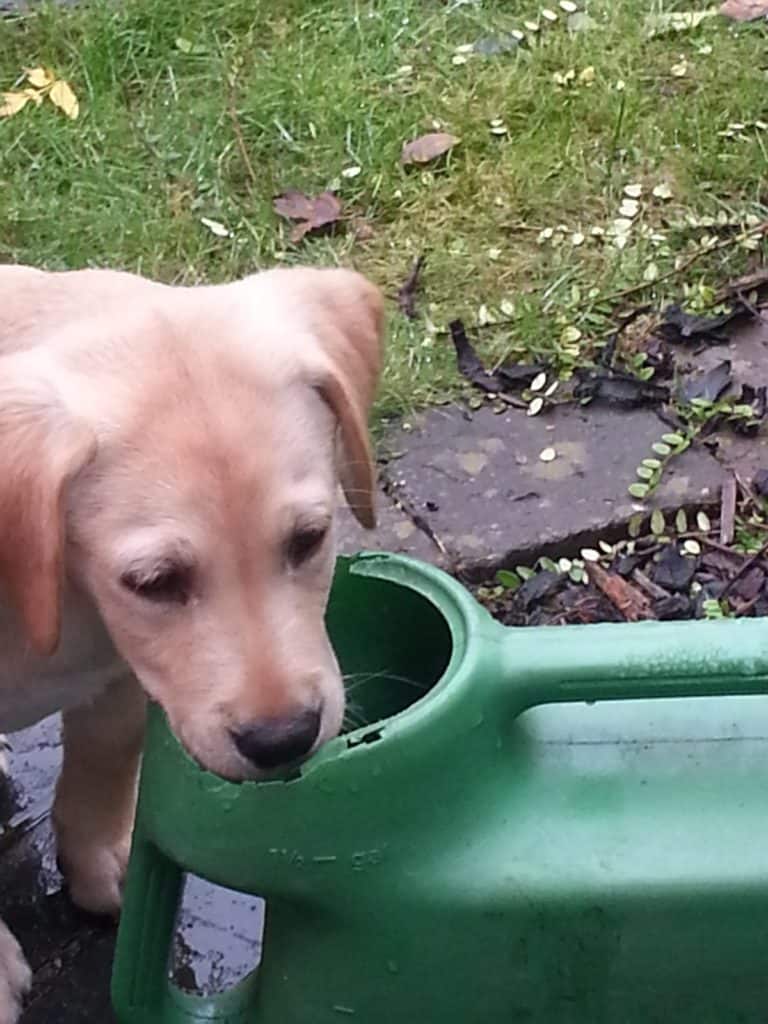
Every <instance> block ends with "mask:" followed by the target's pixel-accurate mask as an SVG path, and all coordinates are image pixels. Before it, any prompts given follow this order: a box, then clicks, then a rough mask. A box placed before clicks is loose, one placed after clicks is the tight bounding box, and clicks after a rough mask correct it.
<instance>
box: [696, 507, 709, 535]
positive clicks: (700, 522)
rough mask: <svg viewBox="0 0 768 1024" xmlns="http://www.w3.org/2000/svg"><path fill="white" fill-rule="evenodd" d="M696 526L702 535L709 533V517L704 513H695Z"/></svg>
mask: <svg viewBox="0 0 768 1024" xmlns="http://www.w3.org/2000/svg"><path fill="white" fill-rule="evenodd" d="M696 525H697V526H698V528H699V529H700V530H701V532H702V533H709V531H710V530H711V529H712V523H711V522H710V521H709V516H708V515H707V513H706V512H697V513H696Z"/></svg>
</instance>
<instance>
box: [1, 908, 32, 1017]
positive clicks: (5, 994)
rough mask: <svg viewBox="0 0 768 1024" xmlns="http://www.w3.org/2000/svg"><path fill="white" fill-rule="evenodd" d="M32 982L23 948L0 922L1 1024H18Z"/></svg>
mask: <svg viewBox="0 0 768 1024" xmlns="http://www.w3.org/2000/svg"><path fill="white" fill-rule="evenodd" d="M31 980H32V972H31V971H30V969H29V967H28V966H27V961H26V960H25V959H24V954H23V953H22V951H21V947H20V946H19V944H18V942H17V941H16V939H14V937H13V935H11V933H10V932H9V931H8V929H7V928H6V926H5V925H4V924H3V922H2V921H0V1024H16V1021H18V1019H19V1015H20V1013H21V1000H22V998H23V997H24V994H25V993H26V991H27V990H28V989H29V985H30V982H31Z"/></svg>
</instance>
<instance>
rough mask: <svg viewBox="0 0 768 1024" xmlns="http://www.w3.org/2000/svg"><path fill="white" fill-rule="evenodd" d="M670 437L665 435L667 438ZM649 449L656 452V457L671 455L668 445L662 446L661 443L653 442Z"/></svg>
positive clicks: (662, 443)
mask: <svg viewBox="0 0 768 1024" xmlns="http://www.w3.org/2000/svg"><path fill="white" fill-rule="evenodd" d="M671 436H672V435H671V434H667V437H671ZM675 436H677V435H675ZM651 448H652V449H653V450H654V451H655V452H656V454H657V455H671V454H672V449H671V448H670V447H669V445H668V444H664V442H663V441H655V442H654V443H653V444H652V445H651Z"/></svg>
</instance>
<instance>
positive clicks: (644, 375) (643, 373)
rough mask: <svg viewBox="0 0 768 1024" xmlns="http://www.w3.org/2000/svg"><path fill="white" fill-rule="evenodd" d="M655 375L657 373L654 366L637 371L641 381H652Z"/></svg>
mask: <svg viewBox="0 0 768 1024" xmlns="http://www.w3.org/2000/svg"><path fill="white" fill-rule="evenodd" d="M654 373H656V370H655V369H654V368H653V367H652V366H643V367H642V369H640V370H638V371H637V376H638V377H639V378H640V380H650V379H651V377H652V376H653V375H654Z"/></svg>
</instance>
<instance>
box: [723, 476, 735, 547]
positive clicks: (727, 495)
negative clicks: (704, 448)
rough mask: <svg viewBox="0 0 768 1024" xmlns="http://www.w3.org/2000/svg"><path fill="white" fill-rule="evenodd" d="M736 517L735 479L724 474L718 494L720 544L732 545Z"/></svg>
mask: <svg viewBox="0 0 768 1024" xmlns="http://www.w3.org/2000/svg"><path fill="white" fill-rule="evenodd" d="M735 517H736V477H735V476H734V475H733V473H732V472H728V473H726V476H725V480H723V487H722V490H721V492H720V543H721V544H725V545H727V544H731V543H733V531H734V519H735Z"/></svg>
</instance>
